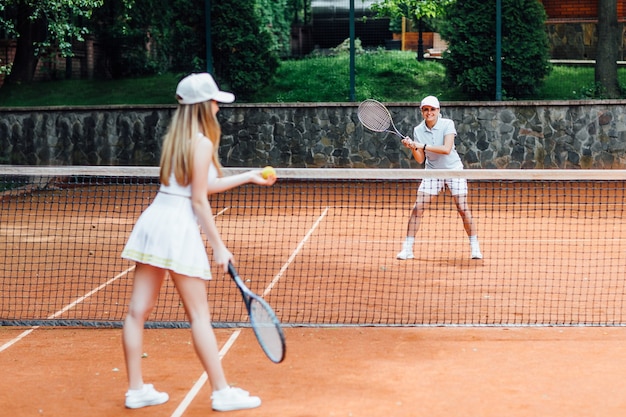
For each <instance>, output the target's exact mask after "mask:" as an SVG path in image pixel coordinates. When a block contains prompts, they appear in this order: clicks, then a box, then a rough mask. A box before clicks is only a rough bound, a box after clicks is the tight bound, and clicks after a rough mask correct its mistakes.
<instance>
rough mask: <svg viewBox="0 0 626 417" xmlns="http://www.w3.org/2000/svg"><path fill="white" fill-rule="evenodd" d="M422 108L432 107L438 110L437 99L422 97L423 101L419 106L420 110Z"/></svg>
mask: <svg viewBox="0 0 626 417" xmlns="http://www.w3.org/2000/svg"><path fill="white" fill-rule="evenodd" d="M424 106H430V107H433V108H435V109H438V108H439V100H437V97H435V96H428V97H424V100H422V104H420V109H421V108H422V107H424Z"/></svg>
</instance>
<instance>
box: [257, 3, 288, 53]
mask: <svg viewBox="0 0 626 417" xmlns="http://www.w3.org/2000/svg"><path fill="white" fill-rule="evenodd" d="M255 8H256V13H257V14H258V16H259V19H260V23H261V25H260V30H261V32H267V34H268V35H269V39H270V45H269V48H268V49H269V50H271V51H274V52H276V53H277V54H278V55H279V56H283V57H285V56H288V55H289V54H290V53H291V21H290V19H289V16H288V15H287V12H288V7H287V0H256V4H255Z"/></svg>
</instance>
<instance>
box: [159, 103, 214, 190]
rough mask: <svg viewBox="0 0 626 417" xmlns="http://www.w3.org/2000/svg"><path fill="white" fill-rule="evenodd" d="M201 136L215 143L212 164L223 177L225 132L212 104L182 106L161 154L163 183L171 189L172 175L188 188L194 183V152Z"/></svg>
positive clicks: (168, 131)
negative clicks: (221, 152)
mask: <svg viewBox="0 0 626 417" xmlns="http://www.w3.org/2000/svg"><path fill="white" fill-rule="evenodd" d="M199 134H202V135H204V136H206V137H207V138H209V140H210V141H211V142H213V149H214V152H213V156H212V161H213V164H214V165H215V167H216V168H217V171H218V173H220V174H221V168H222V165H221V164H220V162H219V157H218V150H219V145H220V137H221V135H222V129H221V127H220V124H219V122H218V120H217V118H216V117H215V115H214V114H213V112H212V111H211V101H210V100H209V101H204V102H202V103H196V104H181V105H179V106H178V108H177V109H176V112H175V113H174V116H173V117H172V121H171V122H170V125H169V128H168V129H167V133H166V134H165V138H164V140H163V148H162V150H161V171H160V180H161V183H162V184H165V185H169V180H170V176H171V175H172V172H173V173H174V175H175V177H176V182H178V184H180V185H183V186H185V185H189V184H190V183H191V181H192V179H193V151H194V149H195V144H196V141H197V140H198V138H199Z"/></svg>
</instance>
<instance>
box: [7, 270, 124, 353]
mask: <svg viewBox="0 0 626 417" xmlns="http://www.w3.org/2000/svg"><path fill="white" fill-rule="evenodd" d="M133 269H135V266H134V265H133V266H131V267H130V268H128V269H127V270H125V271H124V272H121V273H119V274H117V275H116V276H114V277H113V278H111V279H110V280H108V281H107V282H105V283H104V284H101V285H99V286H98V287H96V288H94V289H93V290H91V291H89V292H88V293H87V294H85V295H83V296H82V297H79V298H77V299H76V300H74V301H73V302H71V303H70V304H68V305H66V306H65V307H63V308H62V309H61V310H59V311H57V312H56V313H54V314H52V315H50V316H48V317H47V320H50V319H54V318H57V317H58V316H60V315H61V314H63V313H65V312H66V311H68V310H70V309H72V308H74V307H75V306H76V305H77V304H80V303H82V302H83V301H85V300H86V299H87V298H89V297H91V296H92V295H94V294H95V293H97V292H98V291H100V290H101V289H103V288H104V287H106V286H108V285H109V284H111V283H113V282H115V281H117V280H118V279H119V278H120V277H122V276H124V275H125V274H128V273H129V272H130V271H132V270H133ZM39 327H41V326H33V327H31V328H30V329H29V330H26V331H24V332H23V333H20V335H19V336H17V337H16V338H14V339H12V340H9V341H8V342H7V343H5V344H4V345H2V346H0V352H2V351H3V350H5V349H7V348H8V347H10V346H11V345H13V344H15V343H17V342H19V341H20V340H21V339H23V338H25V337H26V336H28V335H29V334H31V333H32V332H33V331H34V330H36V329H38V328H39Z"/></svg>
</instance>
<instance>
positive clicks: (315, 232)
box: [0, 172, 626, 417]
mask: <svg viewBox="0 0 626 417" xmlns="http://www.w3.org/2000/svg"><path fill="white" fill-rule="evenodd" d="M279 175H280V174H279ZM283 175H284V176H283V178H282V179H281V181H279V183H278V184H277V186H274V187H272V188H271V189H270V190H269V191H268V190H266V189H262V190H261V189H259V188H254V187H244V190H242V191H241V192H238V193H236V194H235V193H225V194H224V195H222V196H220V197H219V198H216V199H214V200H212V206H213V209H214V214H215V215H216V221H217V223H218V227H220V230H221V231H222V235H223V237H224V239H225V240H226V242H227V245H228V246H229V248H230V249H231V250H232V251H233V253H235V255H236V257H237V262H238V269H239V272H240V273H241V275H242V277H243V278H245V279H246V280H247V284H248V285H249V286H250V288H251V289H253V290H254V291H255V292H257V293H259V294H263V296H264V298H265V299H266V300H267V301H268V302H269V303H270V304H271V305H272V306H273V307H274V308H275V310H276V312H277V314H278V316H279V318H280V319H281V321H282V322H283V323H284V326H285V334H286V337H287V357H286V359H285V361H284V362H283V363H281V364H278V365H277V364H273V363H272V362H270V361H269V360H268V359H267V358H266V357H265V356H264V354H263V352H262V351H261V349H260V348H259V346H258V344H257V342H256V340H255V338H254V335H253V333H252V331H251V329H250V328H249V327H247V317H246V314H245V309H244V306H243V304H242V303H241V300H240V296H239V294H238V292H237V289H236V287H235V286H234V284H233V283H232V281H231V280H230V279H229V278H228V277H227V276H225V275H224V274H222V273H219V272H217V271H215V276H214V279H213V280H212V281H211V282H210V283H209V284H208V294H209V301H210V303H211V308H212V314H213V320H214V322H215V325H216V327H217V329H216V332H217V335H218V339H219V341H220V345H221V346H222V354H223V362H224V365H225V370H226V374H227V377H228V378H229V380H230V382H231V383H232V384H233V385H239V386H242V387H244V388H246V389H248V390H250V391H251V392H252V393H253V394H255V395H259V396H260V397H261V398H262V400H263V405H262V406H261V407H260V408H259V409H255V410H249V411H239V412H234V413H233V414H234V415H249V416H278V417H281V416H297V417H302V416H456V415H463V416H502V415H507V416H603V417H606V416H618V415H620V416H621V415H624V413H625V412H626V395H624V393H622V390H623V389H622V388H621V385H622V384H621V380H622V375H624V374H625V372H624V371H626V365H623V364H624V363H626V361H624V359H626V357H625V356H626V353H625V351H624V342H625V339H626V333H624V330H623V329H622V327H621V326H623V324H624V323H626V318H625V317H624V312H623V306H624V302H625V300H626V296H625V292H624V282H623V281H624V280H623V271H624V268H625V267H626V265H625V264H624V262H625V261H624V259H623V253H624V251H625V250H626V238H624V236H626V233H625V232H626V218H625V216H624V211H623V207H624V198H625V197H624V196H625V195H626V191H625V190H624V183H623V180H618V181H615V180H610V181H599V182H597V181H596V180H595V179H593V180H585V181H582V182H580V181H578V180H576V181H573V182H561V181H556V182H555V181H552V182H542V181H534V180H533V181H531V182H525V181H524V180H523V179H520V178H516V179H515V180H512V179H509V180H505V181H502V180H495V179H491V180H485V179H482V180H475V181H472V180H470V193H471V199H470V203H471V206H472V211H473V213H474V217H475V220H476V221H477V223H478V225H479V236H480V239H481V245H482V249H483V253H484V254H485V258H484V259H482V260H471V259H469V248H468V244H467V237H466V236H465V235H464V231H463V227H462V224H461V222H460V220H459V218H458V214H457V213H456V211H455V210H454V207H453V204H452V201H451V199H450V198H449V196H447V195H445V194H444V195H441V196H440V197H439V198H438V199H437V203H436V204H433V205H432V206H431V208H429V209H428V211H427V213H426V216H425V218H424V220H423V226H422V231H423V232H422V235H421V239H420V244H421V246H420V249H419V250H417V251H416V259H414V260H410V261H399V260H396V259H395V254H396V253H397V251H398V250H399V242H401V240H402V238H403V236H404V231H405V229H406V221H407V218H408V217H407V216H408V213H409V210H410V207H411V204H412V201H413V200H414V197H415V190H416V187H417V182H416V180H411V179H408V180H407V179H405V180H401V181H391V182H389V181H371V180H369V179H368V180H367V181H365V182H359V181H356V182H355V181H353V180H349V181H342V182H341V183H340V184H339V185H337V184H336V183H335V182H332V183H326V182H324V181H320V180H319V179H318V180H316V181H311V180H305V181H304V182H295V181H293V180H292V179H290V178H289V173H288V172H284V173H283ZM471 175H473V174H471ZM471 175H470V176H471ZM525 175H529V174H528V173H526V174H525ZM616 175H617V176H618V177H619V175H620V173H619V172H618V173H616ZM86 176H87V175H86V174H85V177H86ZM28 177H29V178H31V181H32V176H28ZM285 177H286V178H285ZM68 178H69V179H68ZM83 180H84V178H83V177H81V178H80V179H79V178H78V177H77V176H76V175H72V176H71V178H70V177H65V176H63V177H59V176H58V175H55V176H54V177H50V178H46V180H45V181H44V182H43V183H44V184H45V186H41V185H39V186H36V187H35V188H36V191H33V190H32V189H31V190H26V189H25V188H24V187H23V186H22V187H15V188H13V189H11V190H9V191H5V192H3V196H2V212H1V213H0V238H1V239H0V249H1V250H2V251H3V253H5V257H4V259H3V262H4V267H3V268H4V269H3V270H2V271H3V272H2V274H3V276H2V292H3V296H2V304H1V306H0V319H2V324H3V326H2V327H0V365H2V368H3V369H5V370H6V372H5V378H2V380H1V382H0V399H1V403H2V404H3V410H6V413H7V415H20V416H22V415H23V416H30V415H50V416H74V415H75V416H79V415H90V416H119V415H131V414H132V415H138V416H139V415H151V416H152V415H154V416H160V415H163V416H196V415H198V416H199V415H206V414H211V413H215V412H212V411H211V407H210V400H209V396H210V388H209V387H208V385H207V384H205V383H203V378H202V369H201V367H200V364H199V362H198V360H197V358H196V356H195V354H194V352H193V348H192V346H191V339H190V332H189V330H188V329H186V328H180V327H184V323H185V317H184V314H183V309H182V306H181V305H180V302H179V300H178V297H177V295H176V294H175V292H174V291H173V288H172V286H171V283H170V282H169V281H167V282H166V284H165V286H164V288H163V291H162V297H161V299H160V300H159V305H158V306H157V308H156V311H155V312H154V315H153V317H151V327H154V328H150V329H148V330H147V331H146V341H145V342H146V343H145V351H146V357H145V358H144V373H145V379H146V382H149V383H154V384H155V386H156V387H157V389H160V390H164V391H166V392H168V393H169V394H170V401H169V402H168V403H166V404H164V405H161V406H156V407H149V408H146V409H142V410H126V409H124V406H123V396H124V392H125V390H126V374H125V369H124V362H123V354H122V349H121V330H120V329H119V324H120V322H121V320H122V319H123V316H124V313H125V309H126V303H127V300H128V295H129V290H130V288H129V283H130V282H131V278H132V272H133V269H132V265H131V264H128V263H127V262H125V261H123V260H121V259H119V253H120V252H121V247H122V246H123V244H124V242H125V239H126V237H127V235H128V233H129V231H130V228H131V227H132V225H133V224H134V221H135V219H136V217H137V216H138V215H139V213H141V211H142V209H143V208H145V206H146V205H147V204H149V202H150V200H151V198H152V197H153V196H154V193H155V192H156V190H157V188H156V185H155V184H153V183H151V182H150V181H148V180H146V179H142V180H140V181H137V180H136V179H135V180H133V182H131V183H124V182H122V183H115V184H112V181H111V179H110V178H109V177H106V178H105V177H98V178H97V179H96V180H95V182H92V180H89V181H88V182H83ZM279 185H280V186H279ZM31 188H32V187H31ZM16 190H17V191H16ZM20 190H21V191H20ZM416 249H417V248H416ZM215 414H217V413H215Z"/></svg>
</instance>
